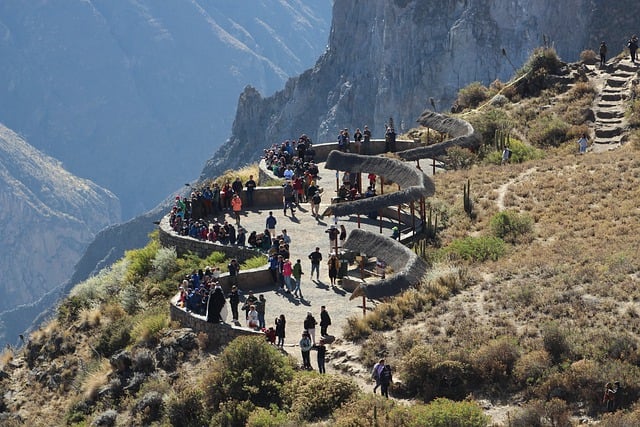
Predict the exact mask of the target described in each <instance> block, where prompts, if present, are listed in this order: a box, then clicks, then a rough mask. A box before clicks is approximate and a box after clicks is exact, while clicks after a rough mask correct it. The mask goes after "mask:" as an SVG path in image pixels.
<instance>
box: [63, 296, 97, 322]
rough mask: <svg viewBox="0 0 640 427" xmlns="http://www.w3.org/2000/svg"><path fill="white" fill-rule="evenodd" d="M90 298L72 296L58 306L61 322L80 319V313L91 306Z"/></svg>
mask: <svg viewBox="0 0 640 427" xmlns="http://www.w3.org/2000/svg"><path fill="white" fill-rule="evenodd" d="M89 302H90V301H89V300H87V299H85V298H82V297H80V296H70V297H68V298H66V299H64V300H63V301H62V303H61V304H60V305H59V306H58V312H57V317H58V321H59V322H60V323H62V324H63V325H64V324H67V323H72V322H74V321H76V320H77V319H78V314H80V312H81V311H82V310H84V309H86V308H89V307H90V304H89Z"/></svg>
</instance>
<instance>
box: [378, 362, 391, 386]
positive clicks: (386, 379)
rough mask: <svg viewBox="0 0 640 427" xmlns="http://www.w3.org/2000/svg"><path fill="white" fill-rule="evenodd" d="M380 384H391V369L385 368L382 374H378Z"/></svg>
mask: <svg viewBox="0 0 640 427" xmlns="http://www.w3.org/2000/svg"><path fill="white" fill-rule="evenodd" d="M380 382H381V383H383V384H389V383H390V382H391V368H389V367H387V366H385V367H384V369H383V370H382V372H380Z"/></svg>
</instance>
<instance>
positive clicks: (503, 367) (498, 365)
mask: <svg viewBox="0 0 640 427" xmlns="http://www.w3.org/2000/svg"><path fill="white" fill-rule="evenodd" d="M519 357H520V353H519V350H518V348H517V346H516V344H515V343H514V342H513V341H512V340H510V339H507V338H499V339H495V340H492V341H489V342H488V343H486V344H484V345H482V346H481V347H480V348H479V349H477V350H476V351H474V353H473V355H472V357H471V359H472V365H473V368H474V370H475V371H476V373H477V374H478V376H479V377H480V378H483V379H484V380H486V381H488V382H491V383H494V382H504V381H506V380H507V379H508V378H509V377H510V376H511V372H512V371H513V367H514V365H515V363H516V361H517V360H518V358H519Z"/></svg>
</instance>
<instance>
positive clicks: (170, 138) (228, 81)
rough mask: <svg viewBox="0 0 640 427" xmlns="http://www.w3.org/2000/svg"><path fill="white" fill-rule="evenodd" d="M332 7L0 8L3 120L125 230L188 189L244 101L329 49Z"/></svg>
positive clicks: (105, 0) (255, 2)
mask: <svg viewBox="0 0 640 427" xmlns="http://www.w3.org/2000/svg"><path fill="white" fill-rule="evenodd" d="M330 14H331V0H318V1H312V2H306V1H302V0H287V1H284V0H281V1H275V0H240V1H237V0H236V1H228V0H225V1H220V0H197V1H187V0H171V1H156V0H90V1H80V0H68V1H63V2H59V1H23V0H4V1H2V2H0V58H1V61H0V82H1V84H0V99H1V100H2V102H0V122H2V123H3V124H4V125H5V126H7V127H8V128H10V129H12V130H14V131H15V132H17V133H19V134H20V135H22V136H23V137H24V138H25V139H26V140H27V141H28V142H29V143H30V144H31V145H33V146H34V147H36V148H37V149H39V150H41V151H42V152H44V153H46V154H48V155H50V156H52V157H54V158H56V159H58V160H60V161H61V162H62V164H63V165H64V167H65V168H66V169H68V170H69V171H70V172H71V173H73V174H75V175H77V176H80V177H83V178H88V179H91V180H92V181H94V182H95V183H96V184H98V185H100V186H102V187H104V188H108V189H109V190H111V191H112V192H113V193H115V194H116V196H118V198H119V199H120V201H121V204H122V217H123V218H124V219H130V218H132V217H133V216H135V215H137V214H140V213H142V212H144V211H146V210H148V209H150V208H152V207H154V206H155V205H156V204H157V203H158V201H159V200H161V199H162V198H163V197H165V196H166V195H167V194H168V193H169V192H171V191H173V190H174V189H176V188H179V186H181V185H182V184H183V183H184V182H187V181H189V180H191V179H193V177H194V176H197V174H198V172H199V171H200V169H201V167H202V164H203V163H204V161H205V160H206V159H208V158H209V157H211V155H212V154H213V153H214V152H215V150H216V149H217V148H218V147H219V146H220V145H221V144H222V143H223V142H224V141H225V140H226V139H227V138H228V136H229V128H230V125H231V122H232V119H233V115H234V111H235V107H236V102H237V99H238V94H239V93H240V92H241V91H242V89H243V88H244V87H245V86H246V85H247V84H251V85H252V86H255V87H257V88H258V89H259V90H260V91H261V92H262V93H264V94H267V95H269V94H271V93H273V92H274V91H275V90H277V89H280V88H281V87H282V85H283V84H284V82H285V81H286V79H287V78H288V77H289V76H292V75H296V74H298V73H300V72H302V71H303V70H305V69H306V68H308V67H310V66H311V65H313V63H314V62H315V61H316V59H317V58H318V55H319V54H320V53H321V52H322V51H323V50H324V49H325V46H326V43H327V35H328V30H329V25H330V16H331V15H330Z"/></svg>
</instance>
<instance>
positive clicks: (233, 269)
mask: <svg viewBox="0 0 640 427" xmlns="http://www.w3.org/2000/svg"><path fill="white" fill-rule="evenodd" d="M227 270H228V271H229V279H231V284H233V285H237V284H238V273H239V272H240V264H238V260H237V259H235V258H234V259H232V260H231V262H230V263H229V264H228V265H227Z"/></svg>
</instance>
